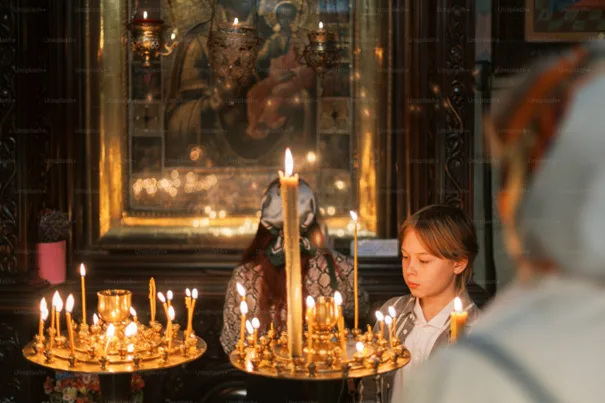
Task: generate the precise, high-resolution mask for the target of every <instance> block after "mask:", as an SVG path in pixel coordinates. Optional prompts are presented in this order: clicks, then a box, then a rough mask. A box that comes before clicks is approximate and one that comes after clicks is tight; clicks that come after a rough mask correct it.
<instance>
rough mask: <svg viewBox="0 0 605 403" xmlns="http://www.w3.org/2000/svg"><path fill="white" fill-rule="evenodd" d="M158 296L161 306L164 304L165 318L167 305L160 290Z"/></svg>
mask: <svg viewBox="0 0 605 403" xmlns="http://www.w3.org/2000/svg"><path fill="white" fill-rule="evenodd" d="M158 298H159V300H160V301H161V302H162V306H164V313H165V314H166V319H168V305H167V304H166V297H164V294H162V293H161V292H158Z"/></svg>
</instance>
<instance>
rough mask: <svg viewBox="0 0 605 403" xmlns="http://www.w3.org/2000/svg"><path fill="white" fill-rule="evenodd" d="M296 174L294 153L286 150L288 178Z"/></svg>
mask: <svg viewBox="0 0 605 403" xmlns="http://www.w3.org/2000/svg"><path fill="white" fill-rule="evenodd" d="M292 172H294V159H293V158H292V151H290V149H289V148H286V176H292Z"/></svg>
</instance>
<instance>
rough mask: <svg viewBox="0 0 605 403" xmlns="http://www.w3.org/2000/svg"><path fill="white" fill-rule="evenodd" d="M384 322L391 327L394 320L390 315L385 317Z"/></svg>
mask: <svg viewBox="0 0 605 403" xmlns="http://www.w3.org/2000/svg"><path fill="white" fill-rule="evenodd" d="M384 322H385V323H386V324H387V325H390V324H391V323H393V318H391V316H390V315H387V316H385V317H384Z"/></svg>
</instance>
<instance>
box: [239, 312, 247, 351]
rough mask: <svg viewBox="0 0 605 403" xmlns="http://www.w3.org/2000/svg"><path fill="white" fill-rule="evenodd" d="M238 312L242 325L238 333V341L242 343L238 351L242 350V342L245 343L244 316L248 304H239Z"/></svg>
mask: <svg viewBox="0 0 605 403" xmlns="http://www.w3.org/2000/svg"><path fill="white" fill-rule="evenodd" d="M239 311H240V313H241V314H242V324H241V329H240V333H239V339H240V341H241V343H242V344H240V349H241V350H243V349H244V342H245V341H246V340H245V337H246V336H245V329H246V314H247V313H248V304H247V303H246V301H242V302H241V303H240V304H239Z"/></svg>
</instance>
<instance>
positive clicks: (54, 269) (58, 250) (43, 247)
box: [38, 241, 66, 284]
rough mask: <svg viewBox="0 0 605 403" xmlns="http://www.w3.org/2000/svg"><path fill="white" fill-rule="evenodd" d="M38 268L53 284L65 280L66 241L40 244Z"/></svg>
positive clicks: (43, 276)
mask: <svg viewBox="0 0 605 403" xmlns="http://www.w3.org/2000/svg"><path fill="white" fill-rule="evenodd" d="M38 270H39V274H40V277H42V278H43V279H45V280H47V281H48V282H49V283H51V284H60V283H62V282H64V281H65V273H66V272H65V241H59V242H50V243H39V244H38Z"/></svg>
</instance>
